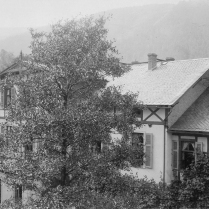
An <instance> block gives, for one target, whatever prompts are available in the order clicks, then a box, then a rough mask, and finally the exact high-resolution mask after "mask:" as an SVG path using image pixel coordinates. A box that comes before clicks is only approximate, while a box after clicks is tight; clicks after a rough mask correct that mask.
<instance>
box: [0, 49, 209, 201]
mask: <svg viewBox="0 0 209 209" xmlns="http://www.w3.org/2000/svg"><path fill="white" fill-rule="evenodd" d="M22 70H24V67H23V66H21V64H18V63H16V64H14V65H12V66H10V67H8V68H7V69H5V70H4V71H2V72H1V73H0V78H1V79H3V78H4V76H5V75H6V74H7V73H17V74H18V73H19V72H20V71H22ZM111 84H113V85H116V86H121V89H122V91H123V92H128V91H131V92H133V93H137V94H138V100H139V101H142V102H143V104H144V105H145V108H144V109H143V110H141V111H139V113H138V119H139V120H140V121H141V124H142V125H141V127H140V128H136V129H135V131H134V133H133V134H132V145H133V146H138V145H139V144H143V145H144V150H145V159H144V163H142V164H141V165H139V166H136V167H133V168H132V169H131V172H132V173H133V174H136V175H137V176H138V177H139V178H142V177H144V176H147V177H148V178H150V179H151V178H153V179H154V180H155V181H157V182H159V181H161V179H162V180H163V181H164V182H166V183H169V182H170V181H171V180H172V179H174V178H181V171H182V170H183V169H185V168H186V167H188V166H189V164H190V163H191V162H192V161H193V160H195V159H196V157H197V155H198V154H199V153H201V152H203V153H205V154H208V153H209V58H202V59H192V60H174V59H173V58H168V59H166V60H159V59H157V55H156V54H154V53H152V54H148V62H146V63H138V64H134V65H132V66H131V70H130V71H129V72H127V73H126V74H125V75H123V76H122V77H120V78H117V79H115V80H114V81H111V82H110V85H111ZM11 99H12V89H11V88H7V89H4V91H0V122H4V121H5V115H6V114H5V113H6V108H7V103H8V102H10V101H11ZM1 130H2V129H0V131H1ZM116 135H118V137H120V134H116ZM0 188H1V190H0V191H1V195H0V198H1V201H3V200H5V199H8V198H10V197H12V196H13V197H14V198H25V197H27V195H28V193H27V192H23V190H22V188H21V187H17V188H15V189H14V190H11V188H8V187H7V186H6V185H5V184H4V183H3V182H1V186H0Z"/></svg>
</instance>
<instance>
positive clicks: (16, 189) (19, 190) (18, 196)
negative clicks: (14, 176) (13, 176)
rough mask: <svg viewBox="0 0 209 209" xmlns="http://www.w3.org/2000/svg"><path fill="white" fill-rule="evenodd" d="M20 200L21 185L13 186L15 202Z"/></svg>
mask: <svg viewBox="0 0 209 209" xmlns="http://www.w3.org/2000/svg"><path fill="white" fill-rule="evenodd" d="M21 199H22V185H16V186H15V201H19V200H21Z"/></svg>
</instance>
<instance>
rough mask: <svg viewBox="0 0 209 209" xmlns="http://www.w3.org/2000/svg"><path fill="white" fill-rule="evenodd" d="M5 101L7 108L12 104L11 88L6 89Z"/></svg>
mask: <svg viewBox="0 0 209 209" xmlns="http://www.w3.org/2000/svg"><path fill="white" fill-rule="evenodd" d="M4 101H5V103H4V106H5V108H7V107H8V106H9V105H10V104H11V88H6V89H5V100H4Z"/></svg>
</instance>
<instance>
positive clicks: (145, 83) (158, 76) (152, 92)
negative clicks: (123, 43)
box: [110, 58, 209, 105]
mask: <svg viewBox="0 0 209 209" xmlns="http://www.w3.org/2000/svg"><path fill="white" fill-rule="evenodd" d="M208 69H209V58H201V59H192V60H176V61H169V62H158V64H157V68H155V69H154V70H148V64H139V65H133V66H132V70H131V71H129V72H128V73H126V74H125V75H123V76H122V77H120V78H117V79H115V80H114V81H111V82H110V84H114V85H116V86H122V91H123V92H130V91H131V92H133V93H138V99H139V100H140V101H142V102H143V103H144V104H146V105H173V104H175V103H176V102H177V101H178V99H179V98H180V97H181V96H182V95H183V94H184V93H185V92H186V91H187V90H188V89H189V88H190V87H191V86H192V85H193V84H194V83H195V82H196V81H198V79H199V78H201V77H202V76H203V75H204V73H205V72H206V71H207V70H208Z"/></svg>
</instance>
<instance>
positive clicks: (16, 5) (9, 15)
mask: <svg viewBox="0 0 209 209" xmlns="http://www.w3.org/2000/svg"><path fill="white" fill-rule="evenodd" d="M179 1H181V0H0V27H37V26H43V25H49V24H52V23H53V22H55V21H57V20H60V19H67V18H71V17H75V16H78V15H86V14H93V13H97V12H101V11H106V10H110V9H114V8H120V7H132V6H140V5H144V4H150V3H157V4H159V3H178V2H179Z"/></svg>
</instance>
